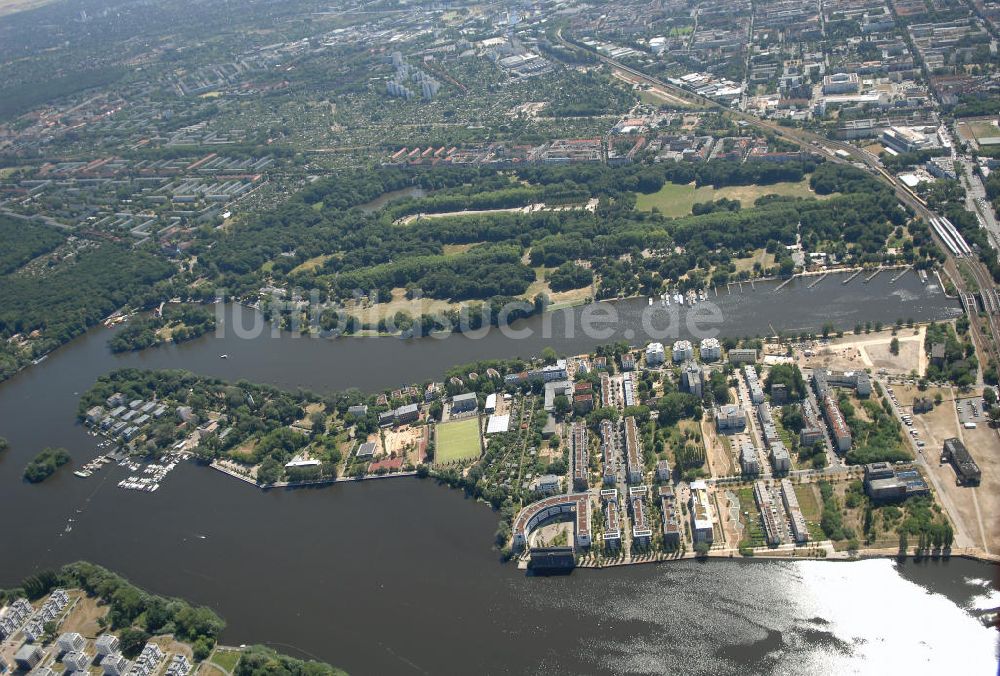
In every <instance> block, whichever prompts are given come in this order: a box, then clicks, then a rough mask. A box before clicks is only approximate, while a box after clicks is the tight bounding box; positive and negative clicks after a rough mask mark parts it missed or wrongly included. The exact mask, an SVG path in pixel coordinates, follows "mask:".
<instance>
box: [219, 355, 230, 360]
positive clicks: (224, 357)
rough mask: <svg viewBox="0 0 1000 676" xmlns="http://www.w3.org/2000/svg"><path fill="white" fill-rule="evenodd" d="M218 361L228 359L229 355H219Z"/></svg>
mask: <svg viewBox="0 0 1000 676" xmlns="http://www.w3.org/2000/svg"><path fill="white" fill-rule="evenodd" d="M219 359H229V355H228V354H220V355H219Z"/></svg>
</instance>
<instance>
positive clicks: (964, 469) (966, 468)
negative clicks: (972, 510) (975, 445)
mask: <svg viewBox="0 0 1000 676" xmlns="http://www.w3.org/2000/svg"><path fill="white" fill-rule="evenodd" d="M941 462H950V463H951V466H952V467H954V468H955V480H956V481H957V482H958V484H959V485H960V486H978V485H979V480H980V478H981V477H982V472H981V471H980V470H979V465H977V464H976V461H975V460H973V459H972V456H971V455H970V454H969V451H968V449H967V448H965V444H963V443H962V442H961V441H960V440H958V439H955V438H951V439H945V440H944V449H943V450H942V451H941Z"/></svg>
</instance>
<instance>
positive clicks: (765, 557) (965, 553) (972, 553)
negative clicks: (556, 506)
mask: <svg viewBox="0 0 1000 676" xmlns="http://www.w3.org/2000/svg"><path fill="white" fill-rule="evenodd" d="M801 549H805V550H812V551H816V550H820V551H823V552H824V554H823V555H819V554H808V553H805V554H788V553H784V552H782V551H781V550H780V549H776V550H767V549H762V548H758V549H755V550H754V553H753V555H751V556H746V555H744V554H741V553H740V552H739V550H737V549H732V548H723V549H718V550H711V551H709V552H708V554H706V555H700V554H697V553H695V552H685V553H683V554H677V553H669V552H657V553H651V554H644V555H642V556H639V557H635V558H630V559H629V560H617V559H611V560H600V561H594V560H591V559H590V557H588V556H584V557H582V558H581V560H579V561H577V563H576V567H577V568H590V569H594V570H601V569H605V568H621V567H623V566H641V565H645V564H650V563H677V562H682V561H711V560H730V559H740V560H743V561H830V562H843V563H849V562H857V561H863V560H866V559H887V560H893V561H914V562H921V561H948V560H949V559H953V558H958V559H966V560H969V561H977V562H979V563H986V564H991V565H1000V555H997V554H989V553H987V552H985V551H983V550H981V549H977V548H957V547H956V548H953V549H951V550H949V551H948V553H937V554H928V555H925V556H920V557H918V556H913V555H907V556H904V557H901V556H900V555H899V550H897V549H860V550H858V551H857V552H854V553H850V552H848V551H837V550H835V549H834V547H833V543H831V542H829V541H827V542H822V543H817V544H816V546H814V547H802V548H801ZM529 563H530V557H527V556H524V557H520V558H518V560H517V568H518V569H519V570H527V569H528V568H529Z"/></svg>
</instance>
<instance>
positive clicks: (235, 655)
mask: <svg viewBox="0 0 1000 676" xmlns="http://www.w3.org/2000/svg"><path fill="white" fill-rule="evenodd" d="M239 661H240V651H239V650H216V651H215V652H213V653H212V657H211V658H209V662H211V663H212V664H215V665H218V666H219V667H220V668H221V669H224V670H225V671H226V673H232V672H233V669H235V668H236V663H237V662H239Z"/></svg>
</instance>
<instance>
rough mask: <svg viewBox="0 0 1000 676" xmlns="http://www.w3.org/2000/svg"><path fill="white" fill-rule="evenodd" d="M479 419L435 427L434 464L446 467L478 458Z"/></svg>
mask: <svg viewBox="0 0 1000 676" xmlns="http://www.w3.org/2000/svg"><path fill="white" fill-rule="evenodd" d="M479 451H480V445H479V418H476V417H473V418H467V419H465V420H458V421H455V422H448V423H444V424H442V425H438V426H437V443H436V445H435V447H434V463H435V464H437V465H447V464H448V463H452V462H457V461H461V460H474V459H476V458H478V457H479Z"/></svg>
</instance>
